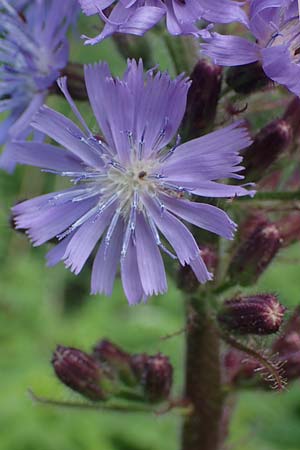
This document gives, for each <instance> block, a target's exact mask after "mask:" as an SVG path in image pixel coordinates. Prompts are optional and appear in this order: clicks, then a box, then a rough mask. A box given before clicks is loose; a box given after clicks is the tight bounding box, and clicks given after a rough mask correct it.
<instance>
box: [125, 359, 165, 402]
mask: <svg viewBox="0 0 300 450" xmlns="http://www.w3.org/2000/svg"><path fill="white" fill-rule="evenodd" d="M132 361H133V365H134V367H135V371H136V374H137V376H138V378H139V379H140V382H141V383H142V385H143V390H144V395H145V397H146V399H147V400H148V401H150V402H160V401H163V400H166V399H167V398H168V397H169V394H170V390H171V387H172V378H173V367H172V365H171V364H170V361H169V358H168V357H167V356H164V355H162V354H161V353H158V354H157V355H154V356H148V355H146V354H141V355H134V356H133V357H132Z"/></svg>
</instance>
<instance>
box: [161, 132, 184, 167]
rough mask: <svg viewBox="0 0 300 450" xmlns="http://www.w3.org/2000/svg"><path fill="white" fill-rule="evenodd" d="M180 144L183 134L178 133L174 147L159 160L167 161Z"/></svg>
mask: <svg viewBox="0 0 300 450" xmlns="http://www.w3.org/2000/svg"><path fill="white" fill-rule="evenodd" d="M180 144H181V136H180V135H179V134H178V135H177V138H176V142H175V145H174V147H172V148H171V149H170V150H169V151H168V152H167V153H166V154H165V155H163V156H162V157H161V158H160V160H159V162H160V163H162V162H165V161H166V160H167V159H169V158H170V157H171V156H172V155H173V154H174V152H175V150H176V149H177V147H179V145H180Z"/></svg>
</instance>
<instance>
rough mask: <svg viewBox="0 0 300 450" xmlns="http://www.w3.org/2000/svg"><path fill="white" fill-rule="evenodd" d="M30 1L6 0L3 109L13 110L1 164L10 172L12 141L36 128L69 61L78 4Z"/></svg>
mask: <svg viewBox="0 0 300 450" xmlns="http://www.w3.org/2000/svg"><path fill="white" fill-rule="evenodd" d="M25 3H26V2H20V1H18V2H13V4H11V3H8V2H7V1H6V0H0V113H2V112H7V114H8V115H7V117H6V119H5V120H3V122H2V123H0V145H2V144H5V143H6V144H7V145H6V148H5V150H4V152H3V154H2V155H1V158H0V167H1V168H3V169H5V170H8V171H12V170H13V169H14V166H15V163H14V161H13V160H12V159H11V153H10V146H11V140H13V139H18V138H21V139H24V138H26V137H27V136H28V135H29V134H30V133H31V132H32V129H31V128H30V122H31V120H32V117H33V115H34V114H35V113H36V112H37V111H38V109H39V108H40V106H41V105H42V104H43V103H44V100H45V97H46V95H47V93H48V89H49V87H50V86H51V85H53V83H54V82H55V80H56V79H57V78H58V76H59V74H60V70H61V69H63V68H64V67H65V65H66V64H67V62H68V56H69V49H68V41H67V37H66V31H67V29H68V26H69V24H70V21H71V20H72V19H73V17H74V13H75V11H76V9H77V2H76V0H65V1H63V2H61V1H60V0H44V1H41V0H34V1H31V2H30V3H29V2H27V3H28V5H27V6H26V7H25V8H23V7H24V4H25ZM14 5H15V6H16V7H20V6H22V13H20V14H19V12H18V11H19V10H18V9H15V8H14V7H13V6H14ZM35 137H36V139H41V136H40V133H36V136H35Z"/></svg>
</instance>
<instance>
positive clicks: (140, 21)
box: [79, 0, 247, 45]
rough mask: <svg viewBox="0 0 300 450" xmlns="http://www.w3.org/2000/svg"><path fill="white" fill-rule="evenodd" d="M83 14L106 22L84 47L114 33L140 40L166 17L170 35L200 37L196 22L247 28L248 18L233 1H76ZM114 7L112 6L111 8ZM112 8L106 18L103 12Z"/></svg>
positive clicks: (88, 39) (239, 5)
mask: <svg viewBox="0 0 300 450" xmlns="http://www.w3.org/2000/svg"><path fill="white" fill-rule="evenodd" d="M79 3H80V5H81V7H82V10H83V12H84V13H85V14H86V15H88V16H91V15H94V14H98V15H99V16H100V18H101V19H102V20H103V21H104V22H105V26H104V28H103V30H102V31H101V33H100V34H99V35H98V36H96V37H95V38H87V37H86V36H84V37H85V38H87V40H86V42H85V43H86V44H92V45H93V44H97V43H98V42H101V41H102V40H103V39H106V38H107V37H109V36H111V35H112V34H114V33H127V34H135V35H138V36H142V35H143V34H144V33H145V32H146V31H148V30H149V29H150V28H152V27H153V26H154V25H156V24H157V23H158V22H159V21H160V20H161V19H162V18H163V17H166V25H167V29H168V32H169V33H171V34H173V35H193V36H195V37H198V36H200V35H201V34H202V33H201V30H200V29H199V28H198V27H197V22H198V21H199V20H200V19H204V20H206V21H208V22H216V23H230V22H234V21H239V22H242V23H244V24H247V16H246V14H245V13H244V11H243V10H242V8H241V4H239V3H238V2H236V1H234V0H186V1H180V0H133V1H132V0H119V1H117V2H116V4H115V5H113V3H115V1H114V0H79ZM111 5H113V6H111ZM108 6H111V7H112V11H111V13H110V14H109V16H106V15H105V9H106V8H107V7H108Z"/></svg>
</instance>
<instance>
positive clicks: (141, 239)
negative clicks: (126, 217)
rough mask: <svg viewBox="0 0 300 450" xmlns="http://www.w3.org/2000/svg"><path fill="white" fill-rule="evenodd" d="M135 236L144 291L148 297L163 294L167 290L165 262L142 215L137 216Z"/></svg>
mask: <svg viewBox="0 0 300 450" xmlns="http://www.w3.org/2000/svg"><path fill="white" fill-rule="evenodd" d="M135 236H136V252H137V262H138V268H139V274H140V278H141V282H142V286H143V290H144V292H145V294H146V295H153V294H155V295H158V294H163V293H164V292H166V290H167V280H166V273H165V268H164V264H163V260H162V257H161V254H160V251H159V249H158V246H157V245H156V243H155V239H154V236H153V234H152V232H151V229H150V227H149V225H148V224H147V223H146V221H145V218H144V217H143V215H142V214H138V215H137V220H136V230H135Z"/></svg>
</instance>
